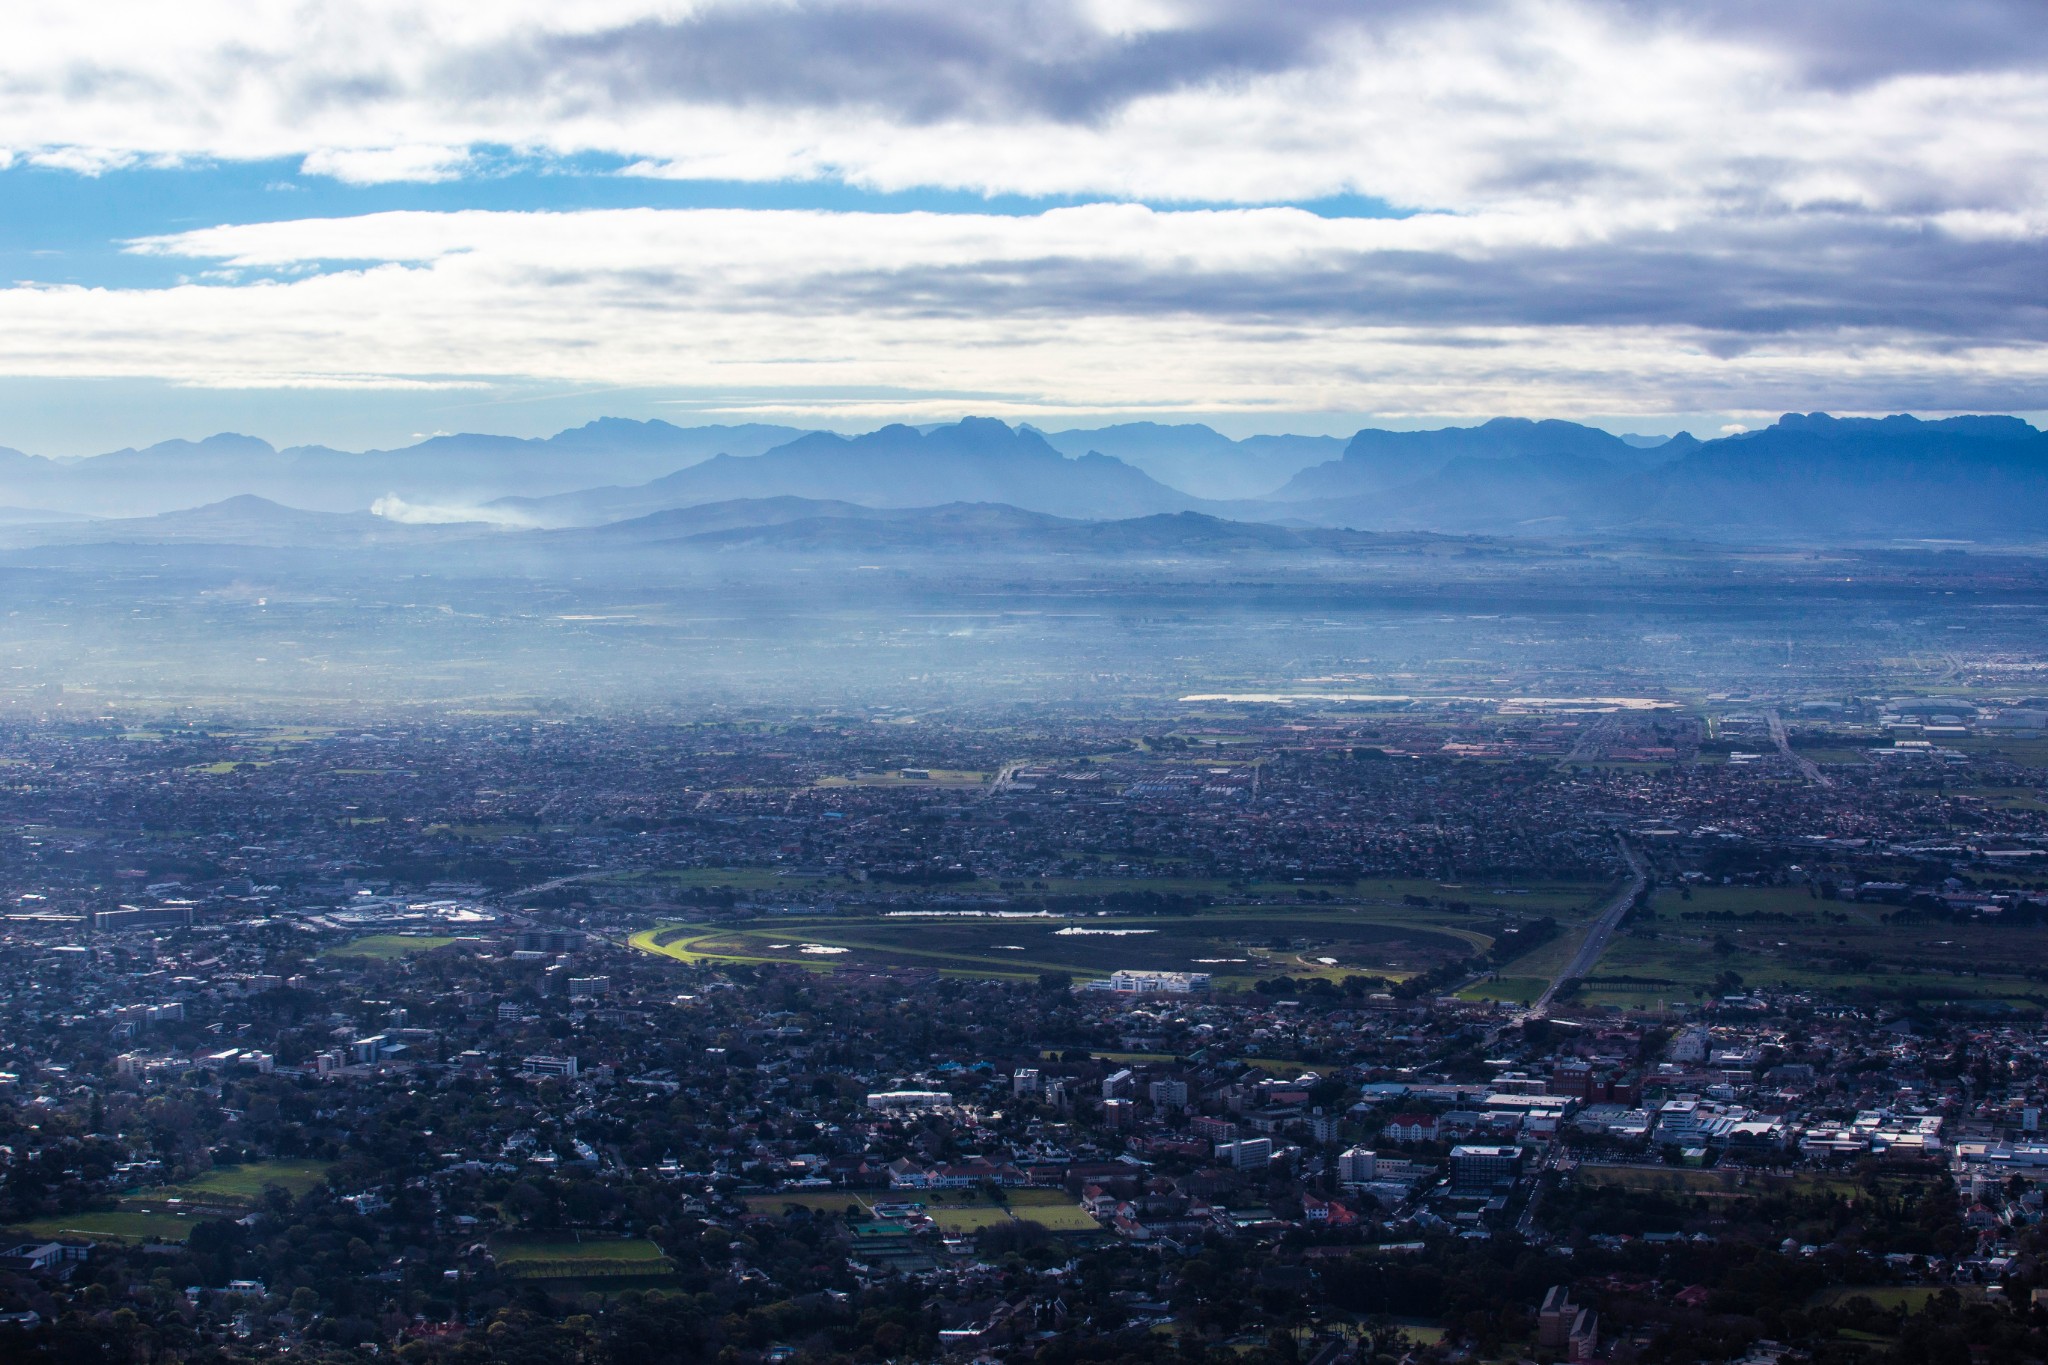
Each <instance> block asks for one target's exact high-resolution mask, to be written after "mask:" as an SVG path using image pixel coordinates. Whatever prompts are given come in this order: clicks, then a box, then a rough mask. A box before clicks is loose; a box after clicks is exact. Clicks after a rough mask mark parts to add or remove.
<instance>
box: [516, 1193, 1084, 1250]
mask: <svg viewBox="0 0 2048 1365" xmlns="http://www.w3.org/2000/svg"><path fill="white" fill-rule="evenodd" d="M1004 1194H1005V1195H1006V1200H1005V1202H1004V1203H1001V1204H998V1203H994V1202H992V1201H991V1200H990V1199H989V1198H988V1196H987V1195H985V1194H983V1193H982V1192H981V1191H979V1190H862V1191H859V1192H857V1193H856V1192H854V1191H851V1190H803V1191H796V1192H792V1193H789V1194H757V1195H750V1196H749V1197H748V1199H747V1210H748V1211H749V1212H750V1213H765V1214H770V1215H780V1214H781V1213H783V1212H784V1211H785V1210H787V1209H789V1208H790V1207H792V1206H794V1207H797V1208H805V1209H810V1210H811V1211H812V1212H814V1213H834V1214H843V1213H844V1212H846V1209H847V1206H848V1205H849V1204H850V1205H853V1206H854V1207H856V1208H858V1209H859V1210H860V1213H861V1216H862V1217H865V1218H872V1217H873V1216H874V1209H875V1205H877V1204H916V1205H920V1206H922V1208H923V1211H924V1213H925V1215H926V1216H927V1217H929V1218H930V1219H931V1220H932V1222H933V1223H934V1224H936V1225H937V1227H938V1228H939V1230H940V1231H941V1232H943V1233H946V1234H947V1235H948V1236H961V1235H965V1234H971V1233H975V1232H979V1231H980V1230H981V1229H983V1228H989V1227H995V1226H996V1225H998V1224H1000V1223H1007V1222H1010V1221H1012V1220H1016V1221H1019V1222H1026V1223H1036V1224H1038V1225H1039V1226H1040V1227H1043V1228H1045V1229H1046V1230H1047V1231H1048V1232H1095V1231H1097V1230H1099V1228H1100V1227H1101V1225H1100V1224H1099V1223H1097V1222H1096V1221H1095V1220H1094V1219H1093V1218H1092V1217H1090V1216H1089V1215H1088V1211H1087V1210H1086V1209H1083V1208H1082V1207H1081V1206H1080V1205H1079V1204H1077V1203H1075V1202H1074V1198H1073V1196H1072V1195H1070V1194H1068V1193H1067V1192H1066V1191H1065V1190H1041V1189H1022V1190H1006V1191H1005V1192H1004ZM493 1250H494V1251H495V1250H496V1244H495V1243H494V1244H493ZM498 1259H499V1260H500V1261H503V1260H504V1256H503V1255H502V1254H501V1255H499V1257H498Z"/></svg>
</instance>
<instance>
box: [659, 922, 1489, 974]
mask: <svg viewBox="0 0 2048 1365" xmlns="http://www.w3.org/2000/svg"><path fill="white" fill-rule="evenodd" d="M1491 941H1492V940H1491V939H1489V938H1488V937H1487V936H1486V935H1485V934H1484V933H1483V932H1480V931H1478V930H1475V929H1468V928H1464V927H1461V926H1452V925H1445V924H1440V923H1439V924H1431V925H1426V926H1425V925H1421V924H1405V923H1387V922H1383V919H1382V917H1381V916H1380V915H1379V914H1378V913H1377V912H1375V911H1370V910H1361V909H1357V908H1349V907H1347V908H1344V909H1324V908H1320V907H1317V908H1303V909H1294V908H1292V907H1289V908H1285V909H1282V908H1277V907H1275V908H1270V909H1269V908H1265V907H1251V906H1244V907H1224V908H1218V909H1214V910H1207V911H1203V912H1201V913H1199V914H1193V915H1128V916H1103V915H1086V916H1076V917H1072V918H1054V917H1034V918H1023V919H982V918H969V917H954V918H945V917H937V916H935V917H932V918H925V917H921V916H918V917H912V916H897V917H882V916H877V917H872V918H865V919H855V918H850V917H845V916H833V917H820V918H816V919H811V918H804V917H789V918H778V919H776V920H775V921H774V922H773V923H771V924H758V923H750V924H745V925H733V926H726V927H714V926H710V925H701V924H700V925H690V924H669V925H662V926H658V927H657V928H655V929H651V930H642V931H641V932H639V933H637V934H635V935H633V937H632V943H633V946H634V947H636V948H640V949H642V950H643V951H647V952H653V953H659V954H662V955H664V956H667V957H673V958H676V959H678V960H679V961H683V962H690V963H699V962H781V963H787V964H790V965H794V966H802V967H810V968H827V969H829V968H833V967H842V968H844V967H851V968H858V969H861V970H868V971H873V970H891V969H915V968H924V969H927V970H934V971H939V972H944V973H948V974H952V975H960V976H974V977H996V978H1010V979H1015V980H1029V979H1031V978H1033V977H1035V976H1037V975H1039V974H1041V973H1046V972H1067V973H1070V974H1072V975H1075V976H1077V977H1091V976H1093V977H1099V976H1106V975H1108V974H1109V973H1110V972H1112V971H1115V970H1117V969H1118V968H1123V967H1133V968H1144V969H1151V970H1160V971H1198V972H1208V973H1209V974H1210V975H1211V976H1212V977H1214V978H1215V980H1216V983H1217V985H1218V987H1219V988H1222V989H1230V988H1233V987H1242V986H1246V985H1249V984H1250V983H1251V982H1253V981H1256V980H1258V979H1260V978H1262V977H1270V976H1273V975H1276V974H1278V975H1286V976H1291V977H1297V978H1299V977H1326V978H1329V979H1331V980H1341V979H1342V978H1343V977H1345V976H1348V975H1361V976H1381V977H1385V978H1387V979H1389V980H1399V979H1402V978H1404V977H1407V976H1410V975H1413V974H1414V973H1416V972H1418V971H1424V970H1427V969H1428V968H1430V967H1432V966H1434V965H1436V964H1437V963H1440V962H1444V961H1447V960H1458V959H1463V958H1464V957H1467V956H1469V955H1470V954H1471V953H1472V952H1473V951H1474V950H1475V949H1478V948H1483V947H1485V946H1487V945H1488V944H1490V943H1491Z"/></svg>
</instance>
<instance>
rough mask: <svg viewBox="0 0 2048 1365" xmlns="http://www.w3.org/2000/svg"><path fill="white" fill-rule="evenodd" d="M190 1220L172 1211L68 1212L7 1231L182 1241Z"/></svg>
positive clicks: (118, 1239)
mask: <svg viewBox="0 0 2048 1365" xmlns="http://www.w3.org/2000/svg"><path fill="white" fill-rule="evenodd" d="M193 1221H194V1220H193V1219H191V1218H188V1217H186V1216H184V1215H182V1214H175V1213H142V1212H138V1211H135V1210H131V1209H122V1210H118V1211H114V1212H104V1213H67V1214H64V1215H62V1216H61V1217H57V1218H39V1219H37V1220H35V1221H34V1222H31V1223H19V1224H16V1225H15V1226H14V1227H13V1228H11V1229H9V1231H10V1232H13V1233H20V1234H21V1235H22V1236H24V1237H43V1238H70V1237H83V1238H86V1239H88V1240H91V1241H95V1242H150V1241H156V1242H182V1241H184V1240H185V1235H186V1233H187V1232H189V1231H190V1230H191V1227H192V1223H193Z"/></svg>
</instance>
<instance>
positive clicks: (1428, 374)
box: [0, 205, 2048, 416]
mask: <svg viewBox="0 0 2048 1365" xmlns="http://www.w3.org/2000/svg"><path fill="white" fill-rule="evenodd" d="M137 249H138V250H141V251H145V252H148V253H151V254H154V255H157V256H160V257H163V258H166V259H171V260H183V261H192V262H195V263H205V264H218V265H224V266H227V267H229V268H230V274H231V275H232V276H233V278H234V279H235V280H236V281H239V282H237V283H191V284H185V285H181V286H178V287H176V288H171V289H154V290H152V289H135V290H87V289H77V288H19V287H18V288H14V289H11V290H0V372H4V373H15V374H44V375H85V374H120V375H151V376H158V377H162V378H166V379H169V380H172V381H173V382H177V383H181V384H221V383H235V384H251V383H271V384H278V385H286V384H303V383H308V382H329V383H332V382H342V381H337V380H335V379H333V378H331V377H333V376H341V377H343V378H344V380H345V381H346V382H349V383H375V382H377V379H376V377H377V376H386V377H388V382H391V383H393V384H410V385H446V384H459V383H472V384H483V383H492V382H498V381H502V380H505V379H508V378H515V377H517V378H523V379H546V380H562V381H569V382H575V383H604V384H619V385H639V386H650V387H658V388H670V389H687V390H690V391H692V392H698V393H712V394H725V395H729V396H730V398H729V399H728V402H729V403H730V404H731V405H733V406H754V407H759V408H762V409H768V408H774V409H777V410H782V411H798V410H805V411H810V412H813V413H817V414H829V413H835V412H839V411H845V412H847V413H848V414H849V415H854V414H855V413H856V410H858V414H859V415H864V416H866V415H874V413H875V412H876V411H877V408H878V405H879V406H881V407H890V406H891V405H893V410H894V411H898V412H908V411H913V410H916V411H931V410H932V409H933V407H934V405H936V406H937V407H940V408H944V407H950V409H951V410H952V411H955V412H958V411H963V410H983V411H995V412H1003V413H1006V414H1009V415H1019V416H1028V415H1031V414H1034V413H1040V414H1047V415H1052V416H1056V415H1057V414H1058V413H1059V412H1061V411H1064V410H1074V409H1088V410H1095V411H1107V410H1116V409H1121V408H1129V407H1140V406H1142V407H1151V408H1155V409H1187V410H1198V409H1211V410H1216V409H1245V410H1259V409H1274V408H1277V409H1280V410H1287V411H1376V412H1382V413H1388V414H1393V413H1425V414H1483V413H1492V412H1501V411H1518V412H1551V413H1565V414H1568V413H1572V412H1584V411H1588V410H1593V411H1602V412H1610V413H1629V412H1642V413H1657V412H1668V411H1718V412H1726V413H1730V414H1732V415H1745V414H1747V413H1750V412H1752V411H1768V410H1774V409H1775V410H1782V409H1787V408H1802V409H1803V408H1809V407H1831V408H1842V409H1846V410H1868V409H1872V408H1891V407H1899V406H1913V407H1917V408H1921V409H1925V410H1953V409H1956V408H1962V407H1979V408H1981V407H1999V408H2015V409H2019V410H2034V409H2039V408H2041V407H2044V406H2048V355H2044V354H2043V352H2042V349H2041V348H2040V347H2039V345H2038V344H2037V341H2036V338H2037V337H2038V336H2039V334H2040V327H2041V322H2042V317H2043V312H2044V307H2048V297H2044V295H2048V284H2044V283H2043V282H2044V281H2048V269H2044V268H2043V267H2044V266H2048V260H2044V259H2043V250H2042V246H2041V243H2040V242H2039V241H2038V239H2026V238H2020V239H2015V238H2013V237H2012V236H2011V235H2010V234H1991V235H1987V236H1978V237H1963V236H1948V235H1945V234H1943V233H1941V232H1940V231H1939V230H1930V229H1928V228H1927V227H1926V226H1925V225H1924V224H1921V223H1920V222H1918V221H1917V220H1912V219H1898V220H1894V219H1888V218H1882V217H1878V216H1875V215H1869V214H1863V213H1842V214H1837V215H1834V216H1831V217H1827V218H1825V219H1822V218H1813V219H1810V220H1803V222H1802V223H1800V224H1781V225H1778V226H1776V227H1773V228H1770V229H1769V230H1764V229H1760V228H1751V227H1748V226H1746V225H1743V224H1727V225H1722V226H1720V227H1717V228H1716V229H1714V231H1713V232H1711V233H1700V232H1692V233H1686V234H1675V233H1673V232H1672V231H1671V230H1670V229H1669V228H1668V227H1666V226H1664V225H1662V224H1661V223H1659V222H1658V221H1657V220H1656V216H1655V214H1654V212H1644V213H1642V214H1639V215H1637V216H1635V217H1625V216H1611V217H1582V218H1572V217H1570V216H1561V215H1551V216H1541V215H1531V214H1511V213H1499V214H1475V215H1452V214H1425V215H1418V216H1416V217H1411V218H1407V219H1328V218H1321V217H1317V216H1316V215H1314V214H1310V213H1307V212H1304V211H1301V210H1298V209H1285V208H1268V209H1242V210H1190V211H1178V212H1168V211H1159V210H1153V209H1148V208H1145V207H1142V206H1137V205H1088V206H1081V207H1075V208H1066V209H1058V210H1053V211H1049V212H1046V213H1043V214H1039V215H1034V216H1006V215H992V214H938V213H838V214H835V213H822V212H814V211H749V210H729V209H721V210H651V209H626V210H603V211H588V212H577V213H501V212H485V211H469V212H461V213H425V212H403V213H384V214H375V215H369V216H364V217H356V218H339V219H307V220H297V221H287V222H276V223H262V224H247V225H239V226H224V227H217V228H207V229H202V230H198V231H193V232H188V233H182V234H177V235H173V236H167V237H160V238H154V239H150V240H149V241H146V242H143V243H140V244H138V247H137ZM337 261H339V262H350V263H352V264H350V265H348V266H346V267H338V266H336V265H334V264H333V263H334V262H337ZM1816 261H1817V262H1818V263H1817V264H1815V263H1812V262H1816ZM1802 262H1808V264H1801V263H1802ZM309 376H312V377H315V378H314V379H312V380H309V379H308V377H309ZM321 376H326V377H329V378H327V379H324V380H322V379H319V378H318V377H321Z"/></svg>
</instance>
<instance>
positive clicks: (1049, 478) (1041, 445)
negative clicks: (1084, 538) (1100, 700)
mask: <svg viewBox="0 0 2048 1365" xmlns="http://www.w3.org/2000/svg"><path fill="white" fill-rule="evenodd" d="M784 496H795V497H805V498H822V499H833V500H838V501H842V502H850V503H857V504H860V505H863V506H868V507H929V506H933V505H935V504H938V503H947V502H989V503H1005V504H1008V505H1011V506H1014V507H1020V508H1026V509H1029V510H1031V511H1036V512H1050V513H1054V514H1057V515H1063V516H1075V517H1128V516H1135V515H1143V514H1145V513H1150V512H1161V511H1179V510H1182V509H1185V508H1188V507H1190V506H1192V505H1193V504H1194V503H1195V502H1196V501H1197V499H1194V498H1191V497H1189V496H1188V495H1187V494H1185V493H1182V492H1180V491H1179V490H1177V489H1173V488H1169V487H1167V486H1166V485H1165V484H1162V483H1160V482H1158V481H1157V480H1155V479H1153V478H1151V477H1150V476H1149V475H1147V474H1145V473H1144V472H1143V471H1141V470H1137V469H1134V468H1132V467H1131V466H1130V465H1127V464H1125V463H1124V462H1123V461H1121V460H1116V459H1112V458H1110V457H1109V456H1106V455H1099V454H1084V455H1082V456H1080V457H1079V458H1077V459H1070V458H1068V457H1067V456H1064V455H1062V454H1060V453H1059V451H1057V450H1055V449H1053V448H1052V446H1051V445H1049V444H1047V442H1046V440H1045V438H1044V437H1043V436H1041V435H1039V434H1038V433H1037V432H1035V431H1032V430H1031V429H1029V428H1013V427H1010V426H1008V425H1006V424H1004V423H1002V422H998V421H995V420H994V419H992V418H986V417H970V418H967V419H966V420H964V421H961V422H955V423H952V424H950V425H947V426H940V427H934V428H932V429H930V430H928V431H919V430H917V429H916V428H915V427H907V426H887V427H883V428H882V429H881V430H879V431H872V432H869V433H867V434H866V435H864V436H853V437H847V436H836V435H833V434H832V433H830V432H812V433H811V434H809V435H807V436H801V437H798V438H797V439H796V440H794V441H791V442H789V443H788V444H787V445H783V446H778V447H777V448H775V449H773V450H770V451H768V452H767V453H765V454H762V455H759V456H754V457H737V456H721V457H719V458H716V459H711V460H706V461H705V462H704V463H702V464H700V465H696V466H693V467H692V468H689V469H685V470H682V471H681V472H679V473H677V474H674V475H671V476H669V477H668V478H664V479H661V480H658V481H655V482H654V483H652V484H650V485H647V486H645V487H643V488H639V489H602V490H596V491H595V492H594V493H593V494H588V495H586V494H575V495H572V496H570V497H568V498H562V499H540V500H536V501H530V502H518V503H511V504H506V505H507V506H509V507H512V508H516V509H517V510H519V511H521V512H523V513H525V514H527V515H530V516H532V517H533V518H534V519H535V520H536V521H539V522H541V523H543V524H562V523H563V522H564V521H572V522H573V521H579V520H581V521H592V520H603V519H605V518H606V517H607V516H614V515H617V514H619V513H621V512H625V511H629V510H630V511H635V512H640V513H647V512H654V511H659V510H661V509H663V508H667V507H685V506H689V505H692V504H695V503H704V502H723V501H729V500H732V499H736V498H770V497H784Z"/></svg>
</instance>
